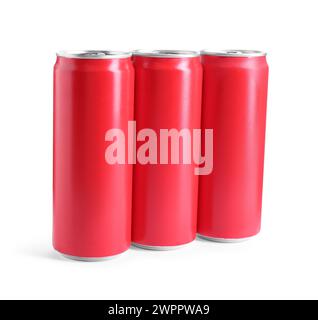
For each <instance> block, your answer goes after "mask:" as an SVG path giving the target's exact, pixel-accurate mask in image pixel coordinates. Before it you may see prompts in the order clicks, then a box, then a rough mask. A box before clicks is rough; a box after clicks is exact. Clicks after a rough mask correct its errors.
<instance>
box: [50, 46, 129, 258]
mask: <svg viewBox="0 0 318 320" xmlns="http://www.w3.org/2000/svg"><path fill="white" fill-rule="evenodd" d="M133 87H134V71H133V66H132V61H131V54H130V53H125V52H113V51H80V52H62V53H59V54H58V55H57V61H56V64H55V67H54V150H53V153H54V157H53V158H54V159H53V163H54V165H53V166H54V168H53V211H54V214H53V246H54V248H55V249H56V250H57V251H59V252H60V253H62V254H64V255H66V256H68V257H70V258H75V259H80V260H98V259H102V258H106V257H110V256H114V255H117V254H119V253H122V252H123V251H125V250H127V249H128V247H129V246H130V242H131V193H132V165H129V164H113V165H111V164H108V163H106V161H105V148H106V146H107V143H106V142H105V133H106V131H107V130H108V129H110V128H118V129H121V130H123V132H124V133H125V134H126V131H127V122H128V121H129V120H133V90H134V89H133Z"/></svg>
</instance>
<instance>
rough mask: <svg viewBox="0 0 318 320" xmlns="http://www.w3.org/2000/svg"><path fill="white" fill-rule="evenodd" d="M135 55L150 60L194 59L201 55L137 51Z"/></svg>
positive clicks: (162, 51) (171, 51)
mask: <svg viewBox="0 0 318 320" xmlns="http://www.w3.org/2000/svg"><path fill="white" fill-rule="evenodd" d="M133 55H134V56H141V57H150V58H193V57H198V56H199V55H200V53H199V52H198V51H191V50H135V51H133Z"/></svg>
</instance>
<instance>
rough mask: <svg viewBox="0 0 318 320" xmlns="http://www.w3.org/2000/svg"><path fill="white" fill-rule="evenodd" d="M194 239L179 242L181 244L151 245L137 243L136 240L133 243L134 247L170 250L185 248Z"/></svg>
mask: <svg viewBox="0 0 318 320" xmlns="http://www.w3.org/2000/svg"><path fill="white" fill-rule="evenodd" d="M192 241H193V240H192ZM192 241H190V242H187V243H183V244H179V245H176V246H149V245H146V244H140V243H136V242H132V245H133V246H134V247H137V248H140V249H145V250H153V251H169V250H176V249H180V248H183V247H185V246H187V245H188V244H190V243H191V242H192Z"/></svg>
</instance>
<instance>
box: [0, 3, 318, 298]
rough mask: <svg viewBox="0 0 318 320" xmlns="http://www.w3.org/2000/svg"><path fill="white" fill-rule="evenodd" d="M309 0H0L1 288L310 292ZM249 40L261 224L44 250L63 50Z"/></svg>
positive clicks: (314, 269)
mask: <svg viewBox="0 0 318 320" xmlns="http://www.w3.org/2000/svg"><path fill="white" fill-rule="evenodd" d="M315 4H317V1H304V0H302V1H291V0H289V1H255V0H253V1H226V0H222V1H219V0H218V1H212V0H209V1H204V0H195V1H186V0H182V1H173V0H169V1H167V0H161V1H150V0H143V1H120V0H116V1H115V0H113V1H105V0H104V1H93V0H90V1H87V0H86V1H80V0H76V1H65V0H64V1H57V0H55V1H34V0H28V1H14V0H12V1H2V2H1V4H0V32H1V37H0V46H1V49H0V298H30V299H34V298H40V299H42V298H43V299H46V298H62V299H64V298H65V299H68V298H72V299H77V298H88V299H93V298H97V299H109V298H112V299H119V298H123V299H126V298H136V299H139V298H149V299H150V298H153V299H157V298H158V299H160V298H180V299H182V298H189V299H190V298H193V299H196V298H202V299H221V298H222V299H223V298H225V299H227V298H229V299H236V298H243V299H245V298H318V289H317V287H318V275H317V273H318V247H317V245H318V232H317V231H318V194H317V193H318V170H317V165H318V153H317V149H318V97H317V94H318V59H317V55H318V41H317V31H318V18H317V7H316V6H315ZM142 48H146V49H148V48H156V49H157V48H161V49H167V48H170V49H202V48H212V49H224V48H225V49H226V48H231V49H236V48H237V49H259V50H264V51H267V52H268V62H269V66H270V81H269V97H268V117H267V121H268V122H267V141H266V143H267V144H266V162H265V180H264V202H263V228H262V232H261V234H260V235H259V236H258V237H256V238H254V239H253V240H251V241H248V242H245V243H241V244H216V243H210V242H204V241H196V242H194V243H192V244H191V245H189V246H188V247H186V248H184V249H180V250H179V251H172V252H151V251H142V250H137V249H132V250H129V251H128V252H126V253H125V254H123V255H122V256H121V257H119V258H118V259H114V260H111V261H105V262H101V263H80V262H74V261H69V260H65V259H63V258H61V257H60V256H59V255H58V254H57V253H55V252H54V251H53V249H52V245H51V226H52V195H51V185H52V172H51V171H52V170H51V169H52V75H53V65H54V62H55V52H56V51H58V50H62V49H124V50H125V49H142Z"/></svg>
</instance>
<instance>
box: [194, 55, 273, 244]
mask: <svg viewBox="0 0 318 320" xmlns="http://www.w3.org/2000/svg"><path fill="white" fill-rule="evenodd" d="M201 54H202V64H203V74H204V76H203V79H204V80H203V97H202V99H203V107H202V129H205V128H212V129H213V172H212V173H211V174H210V175H207V176H201V177H200V191H199V212H198V233H199V235H201V236H203V237H205V238H207V239H210V240H215V241H224V242H230V241H239V240H242V239H245V238H249V237H251V236H254V235H256V234H257V233H258V232H259V230H260V226H261V206H262V184H263V161H264V142H265V121H266V100H267V83H268V65H267V62H266V56H265V54H264V53H262V52H259V51H249V50H228V51H221V52H210V51H202V52H201ZM203 145H204V142H203Z"/></svg>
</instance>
